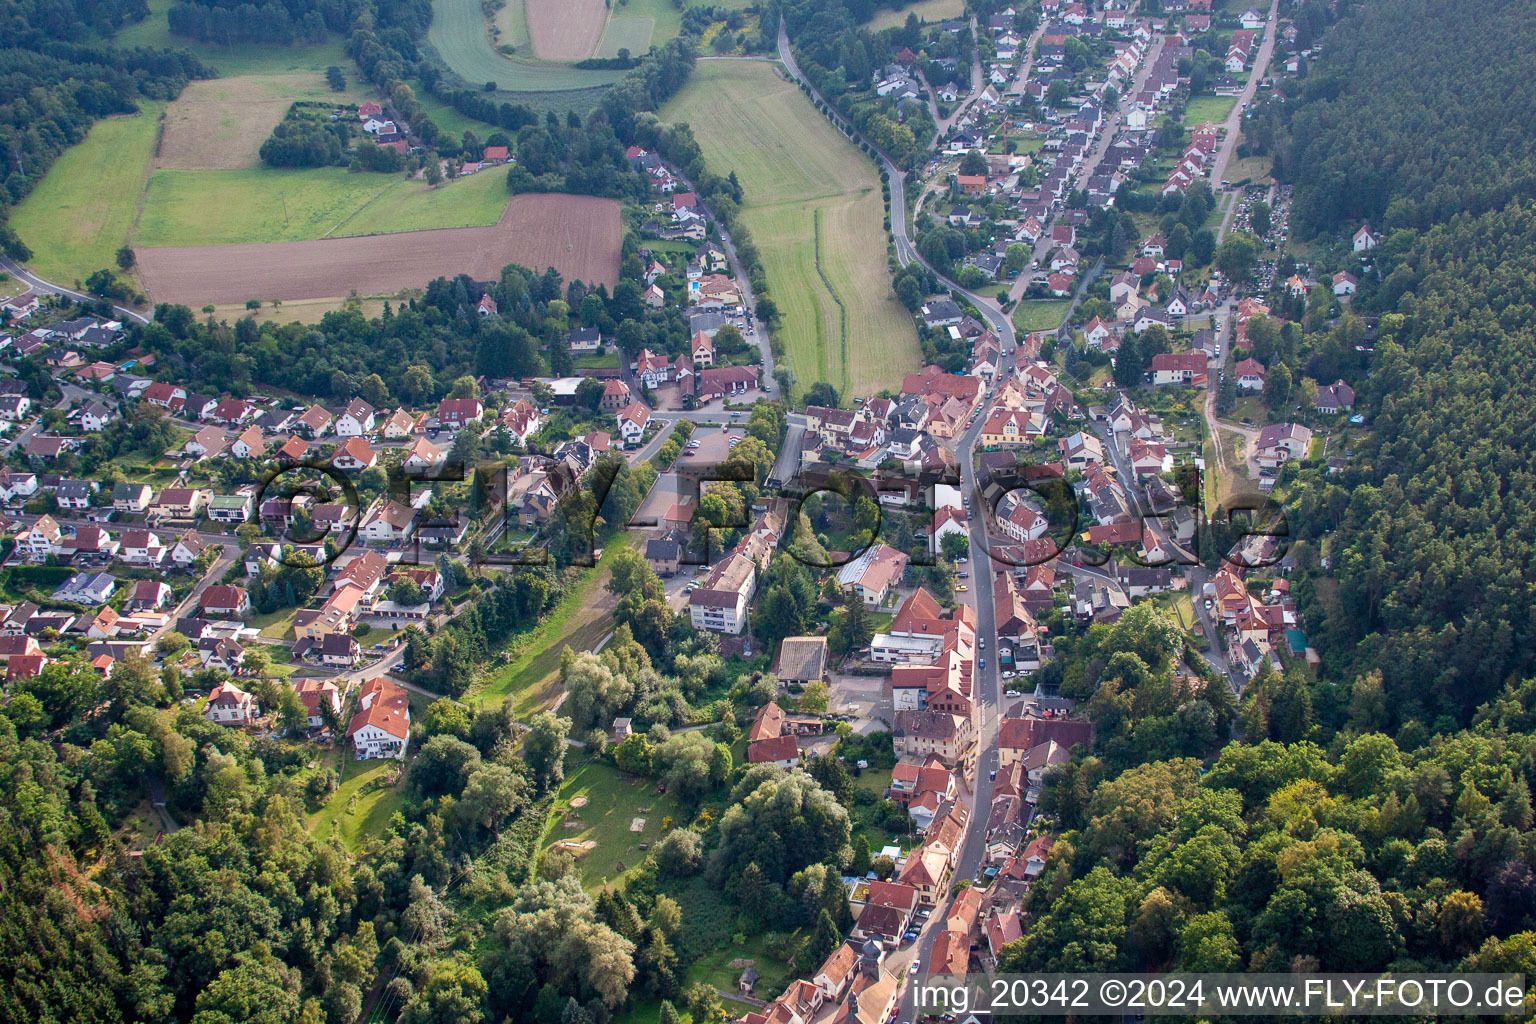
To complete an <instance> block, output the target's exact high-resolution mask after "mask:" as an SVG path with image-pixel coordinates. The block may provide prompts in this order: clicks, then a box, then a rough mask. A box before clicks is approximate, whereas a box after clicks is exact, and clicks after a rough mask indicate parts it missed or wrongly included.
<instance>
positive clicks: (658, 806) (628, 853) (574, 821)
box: [540, 761, 678, 889]
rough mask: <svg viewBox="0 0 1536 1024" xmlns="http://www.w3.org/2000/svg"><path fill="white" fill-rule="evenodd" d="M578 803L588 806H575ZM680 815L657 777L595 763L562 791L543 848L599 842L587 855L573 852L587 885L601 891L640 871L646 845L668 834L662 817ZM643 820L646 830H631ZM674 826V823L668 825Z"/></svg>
mask: <svg viewBox="0 0 1536 1024" xmlns="http://www.w3.org/2000/svg"><path fill="white" fill-rule="evenodd" d="M572 800H585V801H586V803H585V805H584V806H581V807H573V806H572V805H571V801H572ZM677 815H678V808H677V801H676V800H674V799H673V798H672V797H671V796H668V795H663V794H659V793H657V792H656V781H655V780H654V779H647V778H641V777H638V776H633V775H625V774H624V773H623V772H621V771H619V770H618V769H617V768H615V767H613V766H612V765H610V764H608V763H606V762H604V761H591V762H588V763H587V764H585V765H582V766H581V767H580V768H578V769H577V770H576V771H575V772H574V773H573V774H571V775H570V776H569V777H568V778H567V779H566V780H565V783H564V785H562V786H561V787H560V798H559V799H558V800H556V801H555V805H554V808H553V809H552V810H551V812H550V820H549V827H548V828H547V829H545V831H544V838H543V839H542V840H541V842H540V848H541V849H549V848H550V847H551V846H552V845H553V844H555V843H558V842H571V843H583V842H591V843H595V844H596V845H595V846H594V847H593V848H591V849H590V850H588V851H586V852H585V853H581V852H580V851H578V850H572V851H571V852H572V853H573V854H575V855H576V864H577V866H578V867H579V868H580V870H581V882H582V885H584V886H585V887H586V888H588V889H595V888H601V887H602V886H603V885H606V884H608V883H610V882H616V881H618V880H620V879H621V878H623V877H624V874H625V873H626V872H627V871H630V870H632V869H633V868H635V867H637V866H638V865H639V864H640V862H641V861H642V860H644V859H645V851H644V850H642V849H641V845H642V844H645V845H647V846H648V845H650V844H651V843H654V842H656V841H657V840H658V839H660V838H661V837H662V836H663V835H665V834H666V831H667V829H666V828H663V827H662V819H664V818H668V817H671V818H673V819H675V818H676V817H677ZM642 818H643V819H644V822H643V824H642V826H641V828H640V830H639V831H633V830H632V828H631V826H632V825H634V824H635V823H636V822H637V820H638V819H642ZM672 824H673V822H668V823H667V827H668V828H670V827H671V825H672Z"/></svg>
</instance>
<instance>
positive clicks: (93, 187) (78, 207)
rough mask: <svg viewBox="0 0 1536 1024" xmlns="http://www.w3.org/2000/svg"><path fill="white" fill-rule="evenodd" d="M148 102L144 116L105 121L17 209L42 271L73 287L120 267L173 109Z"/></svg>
mask: <svg viewBox="0 0 1536 1024" xmlns="http://www.w3.org/2000/svg"><path fill="white" fill-rule="evenodd" d="M140 106H141V107H142V108H143V113H141V114H140V115H139V116H138V117H114V118H109V119H107V120H104V121H97V122H96V124H95V125H94V126H92V128H91V131H90V134H88V135H87V136H86V137H85V141H84V142H82V143H80V144H79V145H78V146H73V147H71V148H69V149H67V150H65V151H64V152H63V153H62V154H61V155H60V156H59V158H58V160H56V161H54V164H53V166H52V167H51V168H49V170H48V173H47V175H45V176H44V177H43V180H42V181H40V182H39V183H38V185H37V188H35V189H33V190H32V194H31V195H30V196H28V197H27V198H26V199H25V200H24V201H23V202H22V204H21V205H20V206H18V207H16V209H15V210H14V211H13V212H12V213H11V227H13V228H15V229H16V233H17V234H18V235H20V236H21V239H22V241H24V242H26V243H27V245H28V246H29V247H30V248H31V249H32V259H31V260H30V261H29V263H30V265H31V268H32V269H33V270H34V271H36V272H37V274H38V276H40V277H43V278H45V279H47V280H51V281H55V282H57V283H59V284H64V285H68V284H70V283H72V282H74V281H76V280H78V279H83V278H85V277H87V276H89V275H90V274H91V273H92V272H93V271H96V270H100V269H101V268H103V267H114V268H115V267H116V264H115V263H114V262H113V254H115V253H116V252H117V249H118V247H119V246H121V245H122V244H123V243H124V242H126V241H128V236H129V232H130V231H131V229H132V227H133V215H134V208H135V206H136V204H137V202H138V198H139V193H140V192H142V191H143V189H144V175H145V174H146V173H147V172H148V170H149V160H150V155H151V154H152V153H153V152H154V148H155V128H156V125H157V124H158V123H159V121H160V114H161V112H162V111H163V110H164V109H165V104H163V103H141V104H140ZM204 212H205V214H206V210H205V211H204Z"/></svg>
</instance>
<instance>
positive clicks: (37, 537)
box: [16, 514, 64, 562]
mask: <svg viewBox="0 0 1536 1024" xmlns="http://www.w3.org/2000/svg"><path fill="white" fill-rule="evenodd" d="M63 539H64V534H63V531H61V530H60V529H59V524H58V523H57V522H55V521H54V518H53V517H52V516H50V515H47V514H44V515H42V516H39V517H38V519H37V521H36V522H34V523H33V524H32V525H31V526H29V527H27V528H26V529H24V530H22V531H21V532H20V533H18V534H17V535H16V550H17V551H18V552H20V553H21V555H22V557H24V558H26V559H27V560H28V561H30V562H42V561H44V560H46V559H47V558H48V557H49V556H50V555H57V554H58V553H59V551H60V542H61V541H62V540H63Z"/></svg>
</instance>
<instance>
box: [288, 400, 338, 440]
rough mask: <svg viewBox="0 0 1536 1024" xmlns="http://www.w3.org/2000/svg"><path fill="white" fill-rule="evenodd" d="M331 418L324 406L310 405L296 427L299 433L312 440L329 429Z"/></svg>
mask: <svg viewBox="0 0 1536 1024" xmlns="http://www.w3.org/2000/svg"><path fill="white" fill-rule="evenodd" d="M333 418H334V417H332V416H331V414H330V413H329V412H328V411H327V410H326V409H325V407H324V406H319V405H312V406H310V407H309V408H308V409H306V410H304V413H303V415H301V416H300V417H299V419H298V423H297V424H296V425H297V427H298V429H299V430H300V431H301V432H303V433H304V434H306V435H308V436H309V438H310V439H311V440H314V439H315V438H317V437H320V436H322V435H323V434H324V433H325V432H326V431H327V430H330V429H331V422H332V420H333Z"/></svg>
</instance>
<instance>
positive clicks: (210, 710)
mask: <svg viewBox="0 0 1536 1024" xmlns="http://www.w3.org/2000/svg"><path fill="white" fill-rule="evenodd" d="M260 716H261V705H260V704H258V703H257V701H256V698H255V696H253V695H252V694H249V693H246V692H245V691H244V690H242V689H240V687H238V686H236V685H235V684H234V683H229V682H225V683H220V684H219V685H218V686H215V687H214V688H213V691H212V692H211V693H209V694H208V704H207V706H206V707H205V708H204V709H203V717H204V718H206V719H208V721H210V722H216V723H218V724H219V725H250V724H251V723H252V722H254V721H255V720H256V719H257V718H259V717H260Z"/></svg>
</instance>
